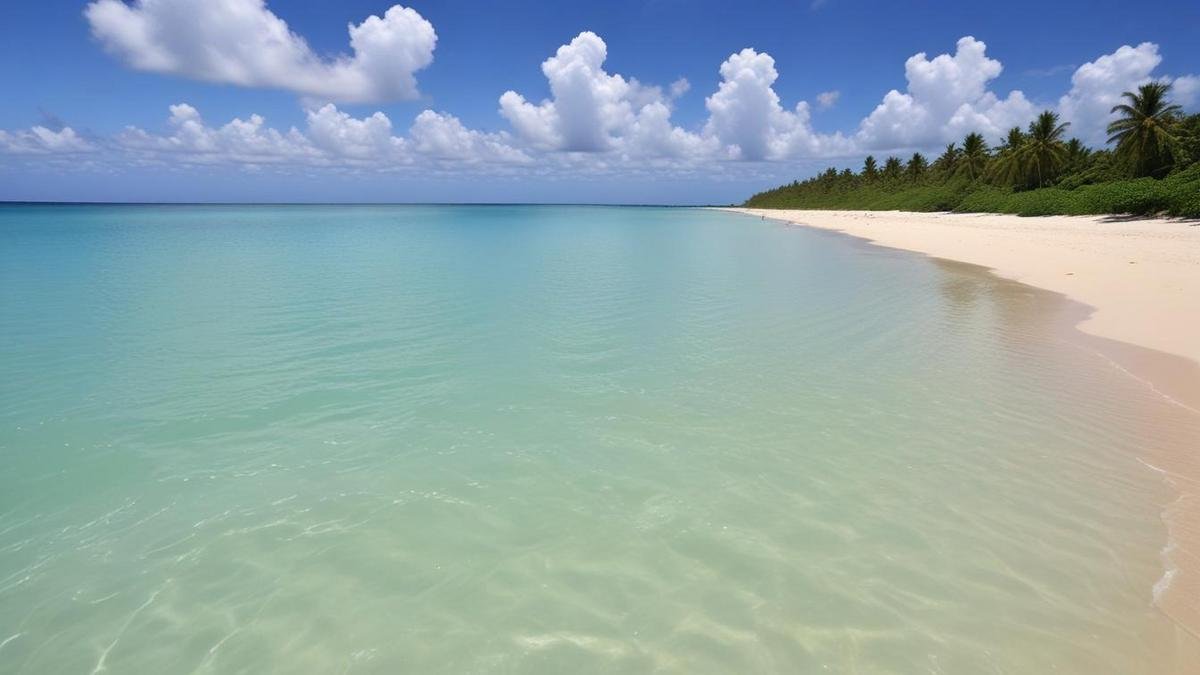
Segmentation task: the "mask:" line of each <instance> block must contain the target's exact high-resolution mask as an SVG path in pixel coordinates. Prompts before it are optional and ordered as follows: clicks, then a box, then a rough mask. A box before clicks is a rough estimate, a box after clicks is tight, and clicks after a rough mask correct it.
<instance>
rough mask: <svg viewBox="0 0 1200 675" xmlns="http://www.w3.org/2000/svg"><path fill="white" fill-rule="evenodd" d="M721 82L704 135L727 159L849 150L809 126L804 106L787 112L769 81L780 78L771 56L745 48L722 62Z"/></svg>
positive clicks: (844, 142)
mask: <svg viewBox="0 0 1200 675" xmlns="http://www.w3.org/2000/svg"><path fill="white" fill-rule="evenodd" d="M720 72H721V83H720V84H719V85H717V91H716V92H715V93H714V94H713V95H712V96H709V97H708V99H707V100H706V101H705V106H706V107H707V108H708V112H709V118H708V122H707V123H706V124H705V127H704V134H705V135H706V136H710V137H712V138H714V139H716V140H717V141H718V142H719V144H720V146H721V148H722V154H723V155H724V156H725V157H727V158H729V159H742V160H763V159H784V158H788V157H793V156H808V157H819V156H826V155H834V154H839V153H842V152H846V151H849V150H850V144H849V142H848V141H847V139H845V138H843V137H842V136H841V135H834V136H824V135H819V134H816V133H814V132H813V130H812V126H811V125H810V124H809V117H810V116H809V109H808V104H807V103H806V102H804V101H801V102H800V103H798V104H796V107H795V109H794V110H785V109H784V108H783V106H782V105H781V104H780V102H779V95H778V94H776V93H775V89H774V88H773V85H774V83H775V80H776V79H777V78H778V77H779V73H778V72H777V71H776V70H775V59H773V58H771V55H770V54H766V53H759V52H757V51H755V50H753V49H750V48H747V49H743V50H742V51H740V52H738V53H736V54H733V55H732V56H730V57H729V58H728V59H726V60H725V62H724V63H722V64H721V69H720Z"/></svg>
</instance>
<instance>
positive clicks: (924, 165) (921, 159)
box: [905, 152, 929, 182]
mask: <svg viewBox="0 0 1200 675" xmlns="http://www.w3.org/2000/svg"><path fill="white" fill-rule="evenodd" d="M928 168H929V160H927V159H925V155H922V154H921V153H919V152H914V153H913V156H912V157H911V158H910V159H909V160H908V165H907V166H906V167H905V173H907V174H908V179H909V180H911V181H913V182H916V181H918V180H920V179H921V177H922V176H924V175H925V171H926V170H927V169H928Z"/></svg>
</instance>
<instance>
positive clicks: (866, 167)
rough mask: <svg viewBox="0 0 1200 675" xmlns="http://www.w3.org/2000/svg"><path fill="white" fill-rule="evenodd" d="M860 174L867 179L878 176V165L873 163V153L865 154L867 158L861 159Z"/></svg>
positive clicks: (873, 178)
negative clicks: (861, 167)
mask: <svg viewBox="0 0 1200 675" xmlns="http://www.w3.org/2000/svg"><path fill="white" fill-rule="evenodd" d="M862 176H863V178H865V179H866V180H868V181H873V180H875V179H876V178H878V177H879V165H878V164H876V163H875V157H874V156H873V155H867V158H866V159H864V160H863V170H862Z"/></svg>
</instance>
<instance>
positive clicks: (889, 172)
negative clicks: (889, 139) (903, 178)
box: [883, 157, 904, 180]
mask: <svg viewBox="0 0 1200 675" xmlns="http://www.w3.org/2000/svg"><path fill="white" fill-rule="evenodd" d="M903 172H904V165H903V164H901V163H900V158H899V157H888V158H887V161H885V162H884V163H883V177H884V178H887V179H888V180H895V179H897V178H899V177H900V174H901V173H903Z"/></svg>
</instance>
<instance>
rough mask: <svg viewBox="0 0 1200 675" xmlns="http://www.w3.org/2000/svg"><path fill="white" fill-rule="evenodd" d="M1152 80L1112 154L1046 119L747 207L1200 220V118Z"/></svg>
mask: <svg viewBox="0 0 1200 675" xmlns="http://www.w3.org/2000/svg"><path fill="white" fill-rule="evenodd" d="M1169 92H1170V85H1167V84H1164V83H1161V82H1152V83H1149V84H1146V85H1143V86H1142V87H1140V88H1139V89H1138V91H1136V92H1125V94H1124V96H1123V100H1124V102H1123V103H1121V104H1120V105H1118V106H1116V107H1114V108H1113V112H1114V113H1116V114H1117V115H1118V117H1117V119H1116V121H1114V122H1113V123H1112V124H1110V125H1109V126H1108V133H1109V144H1110V145H1112V146H1113V148H1112V149H1111V150H1108V149H1105V150H1092V149H1090V148H1088V147H1087V146H1085V145H1084V144H1083V143H1082V142H1080V141H1079V140H1078V139H1075V138H1071V139H1067V138H1066V136H1067V132H1068V125H1067V124H1063V123H1060V121H1059V119H1058V115H1057V114H1055V113H1054V112H1051V111H1046V112H1043V113H1042V114H1041V115H1039V116H1038V117H1037V119H1036V120H1034V121H1033V122H1031V123H1030V124H1029V127H1028V129H1024V130H1022V129H1020V128H1015V127H1014V128H1013V129H1011V130H1009V132H1008V134H1007V135H1006V136H1005V138H1004V141H1003V142H1002V143H1001V144H1000V145H999V146H997V147H995V148H989V147H988V145H987V143H986V142H985V140H984V138H983V136H982V135H980V134H977V133H972V134H968V135H967V137H966V138H964V139H963V142H962V145H961V147H960V146H959V144H957V143H951V144H950V145H948V146H947V147H946V149H945V150H944V151H943V152H942V154H941V156H939V157H938V158H937V159H935V160H934V161H933V162H929V160H927V159H926V158H925V157H924V156H923V155H922V154H921V153H915V154H914V155H913V156H912V157H910V158H909V159H908V161H907V162H905V161H902V160H901V159H900V158H898V157H888V158H886V159H885V160H884V162H883V166H882V168H880V166H879V162H878V160H876V158H875V157H867V158H866V160H865V161H864V162H863V167H862V170H861V171H860V172H859V173H854V172H853V171H851V170H850V169H844V170H843V171H841V172H839V171H838V170H837V169H836V168H829V169H827V170H826V171H825V172H824V173H821V174H820V175H818V176H815V177H813V178H810V179H808V180H805V181H796V182H793V183H791V184H789V185H784V186H781V187H778V188H775V189H773V190H768V191H766V192H762V193H759V194H756V195H754V196H753V197H751V198H750V199H749V200H747V201H746V204H745V205H746V206H751V207H761V208H792V209H850V210H893V209H894V210H902V211H968V212H991V213H1015V214H1019V215H1023V216H1041V215H1053V214H1066V215H1087V214H1105V213H1114V214H1136V215H1158V214H1165V215H1171V216H1181V217H1187V218H1200V115H1191V116H1184V115H1183V114H1182V112H1181V110H1180V108H1179V106H1177V105H1172V104H1171V103H1170V102H1169V100H1168V98H1167V96H1168V94H1169Z"/></svg>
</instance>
